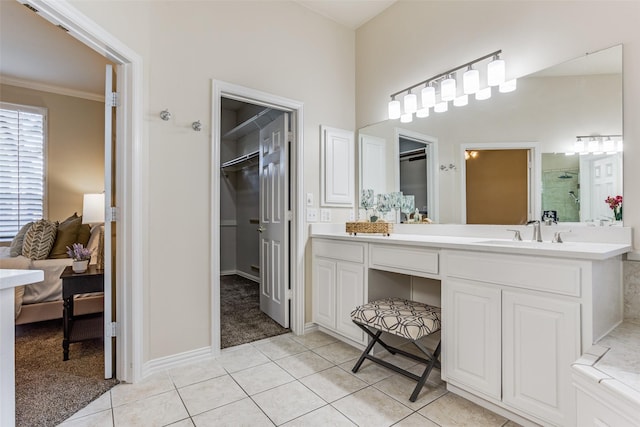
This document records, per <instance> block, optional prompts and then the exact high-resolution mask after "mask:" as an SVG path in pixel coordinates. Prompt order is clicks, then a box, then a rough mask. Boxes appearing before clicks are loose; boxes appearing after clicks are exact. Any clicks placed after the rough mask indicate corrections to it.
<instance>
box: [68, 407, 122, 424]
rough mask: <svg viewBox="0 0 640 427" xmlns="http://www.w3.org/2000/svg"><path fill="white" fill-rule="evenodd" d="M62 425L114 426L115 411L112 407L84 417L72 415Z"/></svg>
mask: <svg viewBox="0 0 640 427" xmlns="http://www.w3.org/2000/svg"><path fill="white" fill-rule="evenodd" d="M59 426H60V427H113V412H112V411H111V408H109V409H107V410H105V411H100V412H96V413H93V414H90V415H85V416H83V417H75V416H74V417H72V418H70V419H68V420H66V421H65V422H63V423H62V424H59Z"/></svg>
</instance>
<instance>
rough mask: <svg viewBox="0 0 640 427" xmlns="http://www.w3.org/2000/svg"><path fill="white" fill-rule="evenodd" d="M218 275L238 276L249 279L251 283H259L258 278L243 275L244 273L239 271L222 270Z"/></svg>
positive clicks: (246, 274)
mask: <svg viewBox="0 0 640 427" xmlns="http://www.w3.org/2000/svg"><path fill="white" fill-rule="evenodd" d="M220 275H221V276H240V277H244V278H245V279H249V280H251V281H252V282H256V283H260V278H259V277H258V276H254V275H252V274H249V273H245V272H244V271H240V270H222V271H220Z"/></svg>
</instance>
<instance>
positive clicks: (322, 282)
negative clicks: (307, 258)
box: [312, 257, 337, 329]
mask: <svg viewBox="0 0 640 427" xmlns="http://www.w3.org/2000/svg"><path fill="white" fill-rule="evenodd" d="M336 267H337V266H336V261H332V260H327V259H323V258H318V257H316V258H314V260H313V292H312V295H313V321H314V322H315V323H317V324H319V325H322V326H324V327H326V328H329V329H335V328H336Z"/></svg>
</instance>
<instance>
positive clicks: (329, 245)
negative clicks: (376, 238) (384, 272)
mask: <svg viewBox="0 0 640 427" xmlns="http://www.w3.org/2000/svg"><path fill="white" fill-rule="evenodd" d="M312 245H313V254H314V255H315V256H321V257H324V258H333V259H337V260H341V261H351V262H358V263H360V264H362V263H364V245H363V244H362V243H349V242H339V241H335V240H316V239H314V240H313V243H312Z"/></svg>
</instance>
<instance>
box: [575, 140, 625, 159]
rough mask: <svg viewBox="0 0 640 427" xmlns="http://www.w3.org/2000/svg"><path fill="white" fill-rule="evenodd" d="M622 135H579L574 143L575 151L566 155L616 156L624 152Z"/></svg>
mask: <svg viewBox="0 0 640 427" xmlns="http://www.w3.org/2000/svg"><path fill="white" fill-rule="evenodd" d="M622 146H623V142H622V135H578V136H576V141H575V142H574V143H573V151H568V152H566V153H565V154H566V155H567V156H572V155H574V154H580V155H586V154H614V153H620V152H622Z"/></svg>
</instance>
